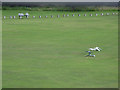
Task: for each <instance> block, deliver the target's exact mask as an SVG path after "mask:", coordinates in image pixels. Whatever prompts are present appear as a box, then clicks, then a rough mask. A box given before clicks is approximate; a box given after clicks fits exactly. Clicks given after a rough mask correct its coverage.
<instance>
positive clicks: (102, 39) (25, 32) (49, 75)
mask: <svg viewBox="0 0 120 90" xmlns="http://www.w3.org/2000/svg"><path fill="white" fill-rule="evenodd" d="M18 12H19V11H16V10H11V11H10V10H4V11H3V15H5V16H7V17H8V16H10V15H16V16H17V14H18ZM21 12H26V11H21ZM29 13H30V15H31V16H32V15H35V16H39V14H40V15H42V16H45V15H48V18H41V19H38V17H37V18H36V19H32V18H30V19H22V20H19V19H14V20H13V19H8V18H7V19H5V20H3V25H2V26H3V27H2V30H3V88H26V87H28V88H116V87H118V16H112V15H110V16H97V17H96V16H95V15H94V16H93V17H90V16H88V14H90V13H94V14H95V13H96V12H49V11H44V12H38V11H31V12H29ZM51 13H52V14H53V15H54V16H56V15H58V14H60V15H62V14H63V13H65V14H66V13H69V14H70V16H69V17H65V18H63V17H60V18H56V17H54V18H50V15H51ZM72 13H75V17H72V16H71V14H72ZM78 13H81V15H82V16H80V17H78V16H76V15H77V14H78ZM84 13H86V14H87V16H86V17H84V16H83V14H84ZM97 13H99V14H100V13H101V12H97ZM104 13H106V12H104ZM110 13H112V12H110ZM95 46H98V47H100V48H102V51H101V52H94V53H93V54H95V55H96V57H95V58H92V57H85V55H86V54H87V53H85V51H87V50H88V48H90V47H95Z"/></svg>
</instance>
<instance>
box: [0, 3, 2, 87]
mask: <svg viewBox="0 0 120 90" xmlns="http://www.w3.org/2000/svg"><path fill="white" fill-rule="evenodd" d="M0 89H2V2H1V1H0Z"/></svg>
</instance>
